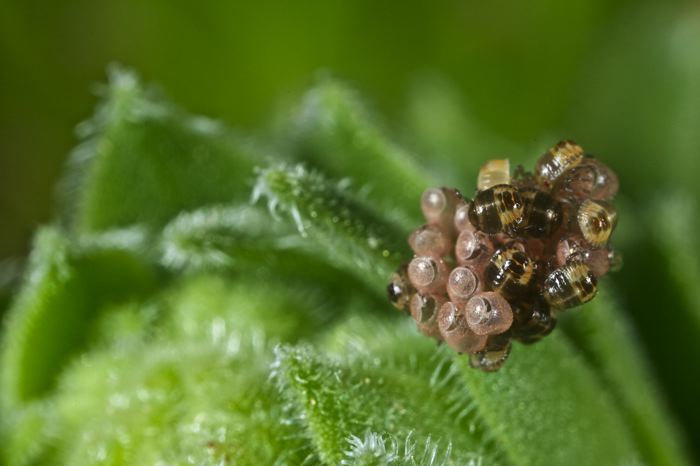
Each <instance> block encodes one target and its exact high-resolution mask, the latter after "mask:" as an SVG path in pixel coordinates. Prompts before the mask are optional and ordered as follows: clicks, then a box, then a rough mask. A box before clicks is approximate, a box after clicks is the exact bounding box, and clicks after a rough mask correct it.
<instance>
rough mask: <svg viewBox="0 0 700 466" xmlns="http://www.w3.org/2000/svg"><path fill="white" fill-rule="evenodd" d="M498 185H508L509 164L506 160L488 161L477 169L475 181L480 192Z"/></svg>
mask: <svg viewBox="0 0 700 466" xmlns="http://www.w3.org/2000/svg"><path fill="white" fill-rule="evenodd" d="M499 184H510V162H509V161H508V159H502V160H489V161H488V162H486V163H485V164H483V165H482V166H481V168H480V169H479V176H478V178H477V181H476V186H477V189H479V190H480V191H482V190H484V189H488V188H491V187H493V186H496V185H499Z"/></svg>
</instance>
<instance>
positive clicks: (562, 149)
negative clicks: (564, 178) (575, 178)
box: [535, 141, 583, 187]
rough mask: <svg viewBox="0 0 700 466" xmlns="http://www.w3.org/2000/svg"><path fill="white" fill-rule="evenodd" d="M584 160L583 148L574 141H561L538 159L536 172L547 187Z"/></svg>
mask: <svg viewBox="0 0 700 466" xmlns="http://www.w3.org/2000/svg"><path fill="white" fill-rule="evenodd" d="M582 160H583V149H582V148H581V146H579V145H578V144H576V143H575V142H573V141H561V142H560V143H558V144H557V145H556V146H554V147H552V148H551V149H549V150H548V151H547V152H545V153H544V154H543V155H542V156H541V157H540V158H539V160H538V161H537V165H536V167H535V174H536V176H537V178H538V179H539V180H540V182H542V183H543V184H544V185H545V187H551V183H552V182H554V181H555V180H556V179H557V178H559V176H561V174H562V173H564V172H565V171H566V170H568V169H570V168H573V167H575V166H576V165H578V164H579V163H581V161H582Z"/></svg>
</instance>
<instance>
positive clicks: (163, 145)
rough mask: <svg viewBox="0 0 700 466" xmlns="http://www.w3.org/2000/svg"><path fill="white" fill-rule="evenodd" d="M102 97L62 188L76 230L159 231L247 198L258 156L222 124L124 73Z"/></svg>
mask: <svg viewBox="0 0 700 466" xmlns="http://www.w3.org/2000/svg"><path fill="white" fill-rule="evenodd" d="M101 95H102V98H103V100H102V102H101V103H100V104H99V106H98V109H97V111H96V114H95V116H94V117H93V118H92V119H91V120H89V121H87V122H85V123H83V124H82V125H81V126H80V127H79V133H80V135H81V137H82V138H84V142H82V143H81V145H80V146H79V147H78V148H77V149H76V150H75V152H74V153H73V155H72V158H71V160H72V161H71V168H70V170H69V173H68V176H67V178H66V180H65V181H64V186H63V191H64V193H65V194H66V197H67V200H66V201H65V202H64V204H66V205H65V206H64V210H65V211H66V216H67V217H69V218H71V219H72V224H73V226H74V227H75V229H77V230H78V231H95V230H104V229H108V228H112V227H118V226H126V225H130V224H132V223H144V224H146V225H153V226H160V225H162V224H163V223H165V222H166V221H167V220H169V219H170V218H171V217H173V216H174V215H176V214H177V213H178V212H180V211H181V210H185V209H193V208H195V207H198V206H201V205H204V204H209V203H215V202H227V201H232V200H236V199H240V198H242V197H245V196H247V194H248V192H249V190H250V179H251V176H252V168H253V166H254V163H255V162H256V157H255V156H254V155H252V151H251V150H250V149H248V148H246V144H244V143H243V142H242V141H241V139H240V138H238V137H236V136H235V135H234V134H232V133H231V132H230V131H229V130H227V129H225V128H224V127H223V125H221V124H220V123H218V122H216V121H214V120H210V119H208V118H204V117H198V116H191V115H188V114H187V113H185V112H183V111H181V110H179V109H177V108H176V107H174V106H173V105H171V104H170V103H168V102H167V101H166V100H165V99H163V98H162V97H160V96H159V95H158V93H157V92H156V91H155V90H153V89H151V88H144V87H143V86H142V85H141V84H140V83H139V82H138V79H137V78H136V76H135V75H134V74H133V73H131V72H128V71H124V70H122V69H119V68H113V69H111V72H110V82H109V85H107V86H106V87H105V88H104V89H102V91H101ZM258 161H261V160H260V159H258Z"/></svg>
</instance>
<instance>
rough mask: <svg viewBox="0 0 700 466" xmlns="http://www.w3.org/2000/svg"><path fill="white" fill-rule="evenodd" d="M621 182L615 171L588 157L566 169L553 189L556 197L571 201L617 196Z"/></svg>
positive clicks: (604, 199)
mask: <svg viewBox="0 0 700 466" xmlns="http://www.w3.org/2000/svg"><path fill="white" fill-rule="evenodd" d="M619 186H620V182H619V181H618V179H617V175H616V174H615V172H614V171H613V170H612V169H611V168H610V167H608V166H607V165H605V164H604V163H603V162H601V161H600V160H597V159H594V158H592V157H586V158H584V159H583V162H581V164H579V165H578V166H576V167H574V168H571V169H569V170H567V171H565V172H564V173H563V174H562V175H561V177H560V178H559V179H558V180H557V182H556V183H555V185H554V188H553V189H552V193H553V195H554V197H556V198H557V199H563V200H567V201H570V202H576V201H582V200H584V199H592V200H594V201H607V200H610V199H612V198H613V197H615V194H617V190H618V188H619Z"/></svg>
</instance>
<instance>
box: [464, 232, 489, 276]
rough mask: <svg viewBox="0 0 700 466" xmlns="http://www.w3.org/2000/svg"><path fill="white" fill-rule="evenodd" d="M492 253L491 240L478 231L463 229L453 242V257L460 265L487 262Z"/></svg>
mask: <svg viewBox="0 0 700 466" xmlns="http://www.w3.org/2000/svg"><path fill="white" fill-rule="evenodd" d="M491 254H493V244H492V243H491V240H490V239H489V238H488V237H487V236H486V235H484V234H483V233H481V232H479V231H470V230H464V231H463V232H461V233H460V234H459V236H458V237H457V241H456V242H455V259H457V263H458V264H460V265H470V266H475V267H476V268H477V269H480V268H481V267H480V264H481V263H483V262H487V261H488V259H489V258H490V257H491Z"/></svg>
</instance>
